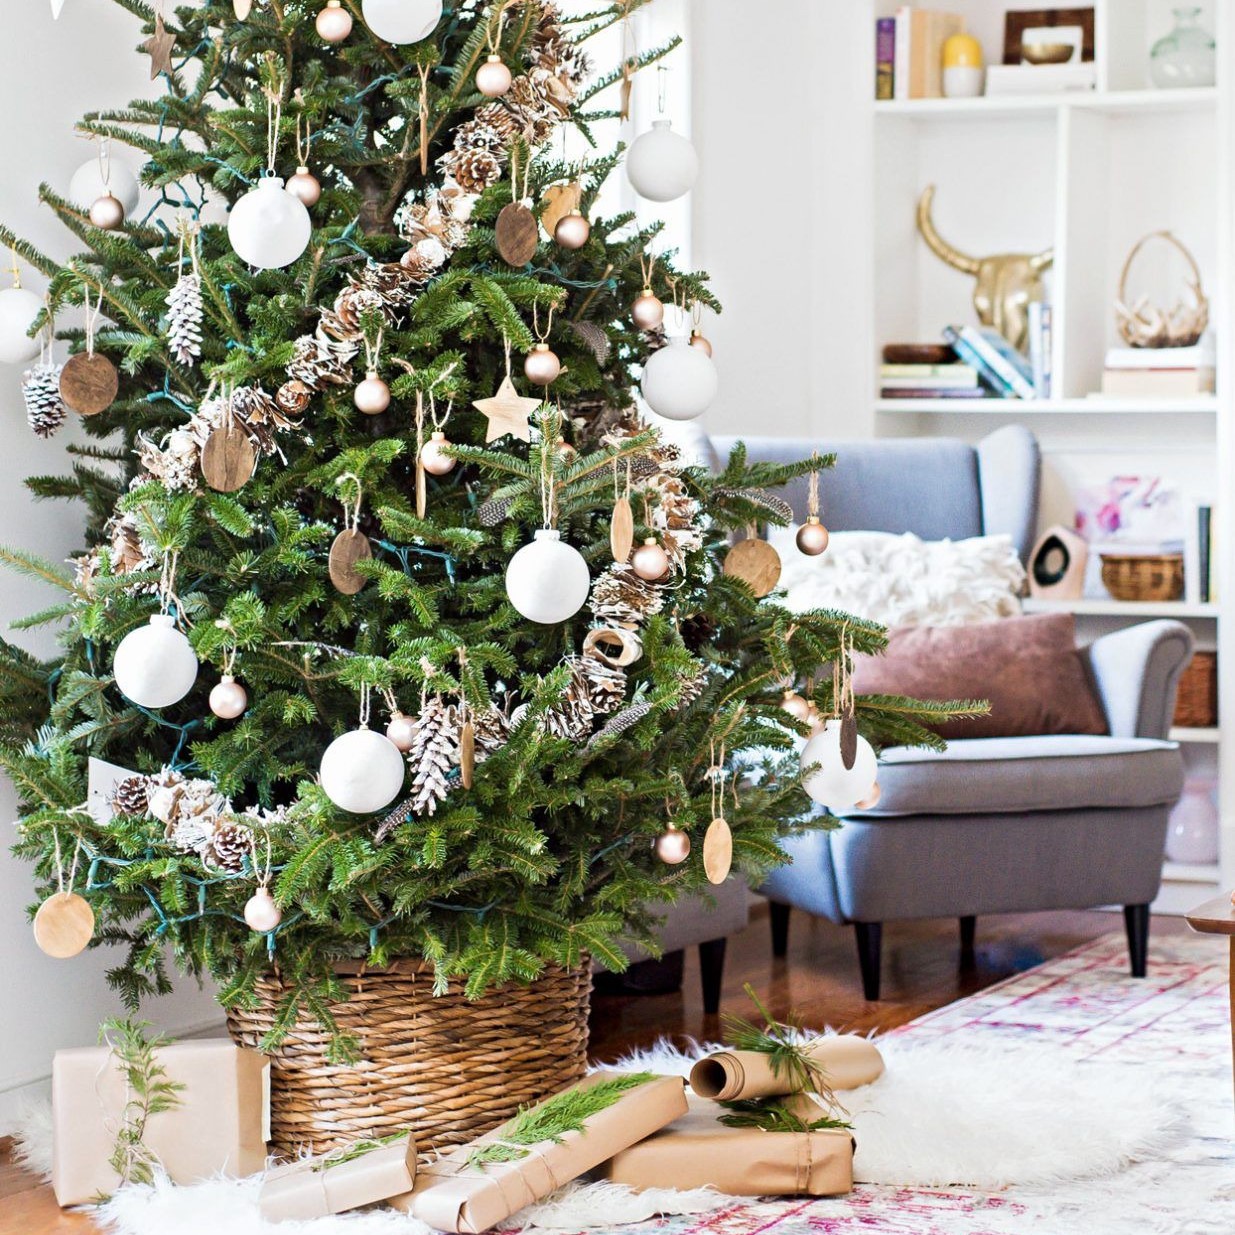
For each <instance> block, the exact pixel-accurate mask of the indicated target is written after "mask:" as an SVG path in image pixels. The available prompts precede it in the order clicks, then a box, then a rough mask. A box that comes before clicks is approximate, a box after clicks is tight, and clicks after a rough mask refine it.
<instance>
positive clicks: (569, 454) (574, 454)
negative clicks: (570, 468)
mask: <svg viewBox="0 0 1235 1235" xmlns="http://www.w3.org/2000/svg"><path fill="white" fill-rule="evenodd" d="M557 452H558V454H560V455H561V456H562V459H563V461H564V462H566V463H573V462H574V461H575V459H576V458H578V456H579V452H578V451H577V450H576V449H575V448H574V447H573V446H572V445H571V444H570V443H569V442H568V441H567V440H566V439H565V438H564V437H559V438H558V439H557Z"/></svg>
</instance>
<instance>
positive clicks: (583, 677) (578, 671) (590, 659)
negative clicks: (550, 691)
mask: <svg viewBox="0 0 1235 1235" xmlns="http://www.w3.org/2000/svg"><path fill="white" fill-rule="evenodd" d="M575 675H576V677H577V678H578V679H579V681H581V682H582V683H583V684H584V685H585V686H586V688H587V692H588V699H589V700H590V701H591V704H592V707H593V708H594V709H595V710H596V711H597V712H599V713H601V714H602V715H603V714H607V713H609V712H613V711H615V710H616V709H617V708H619V707H621V706H622V703H623V702H624V701H625V699H626V671H625V670H624V669H619V668H618V667H617V666H616V665H609V664H606V663H605V662H604V661H603V660H601V659H600V657H598V656H580V657H579V660H578V662H577V664H576V667H575Z"/></svg>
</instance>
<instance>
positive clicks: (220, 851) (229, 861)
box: [201, 819, 254, 873]
mask: <svg viewBox="0 0 1235 1235" xmlns="http://www.w3.org/2000/svg"><path fill="white" fill-rule="evenodd" d="M253 846H254V840H253V831H252V829H251V828H249V827H247V826H246V825H245V824H243V823H241V822H240V821H239V820H237V819H220V820H219V821H218V822H217V823H216V824H215V827H214V831H213V832H211V833H210V836H209V838H208V839H207V840H206V842H205V844H204V845H203V846H202V848H201V856H202V861H203V862H205V863H206V865H207V866H214V867H217V868H218V869H219V870H225V871H232V872H233V873H238V872H240V871H242V870H244V866H245V861H246V859H249V858H251V857H252V856H253Z"/></svg>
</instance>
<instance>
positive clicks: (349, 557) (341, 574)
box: [328, 527, 373, 596]
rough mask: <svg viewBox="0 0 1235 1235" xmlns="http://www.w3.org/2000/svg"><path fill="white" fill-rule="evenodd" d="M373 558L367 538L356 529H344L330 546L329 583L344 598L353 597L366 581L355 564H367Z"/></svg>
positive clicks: (371, 548) (371, 547)
mask: <svg viewBox="0 0 1235 1235" xmlns="http://www.w3.org/2000/svg"><path fill="white" fill-rule="evenodd" d="M372 557H373V546H372V545H370V544H369V538H368V537H367V536H366V535H365V534H364V533H363V532H360V531H358V530H357V529H356V528H354V527H352V528H345V529H344V530H343V531H341V532H340V533H339V534H338V535H337V536H336V537H335V538H334V543H333V544H332V545H331V546H330V559H329V563H328V565H329V569H330V582H331V583H333V584H334V585H335V587H336V588H337V589H338V590H339V591H340V592H342V593H343V595H344V596H355V595H356V593H357V592H359V591H360V589H361V588H362V587H364V585H365V584H366V583H368V580H367V579H366V578H365V577H364V575H362V574H360V572H359V571H357V569H356V563H357V562H367V561H369V560H370V559H371V558H372Z"/></svg>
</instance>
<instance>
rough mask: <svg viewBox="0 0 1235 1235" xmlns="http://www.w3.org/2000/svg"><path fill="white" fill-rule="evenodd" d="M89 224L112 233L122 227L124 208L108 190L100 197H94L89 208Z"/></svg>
mask: <svg viewBox="0 0 1235 1235" xmlns="http://www.w3.org/2000/svg"><path fill="white" fill-rule="evenodd" d="M90 222H91V223H93V224H94V226H95V227H98V228H101V229H102V230H103V231H105V232H114V231H115V230H116V229H117V228H120V227H123V226H124V206H123V204H122V203H121V201H120V199H119V198H118V197H116V196H114V195H113V194H112V192H111V191H110V190H109V191H108V192H106V193H104V194H103V196H102V197H96V198H95V200H94V205H93V206H91V207H90Z"/></svg>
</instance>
